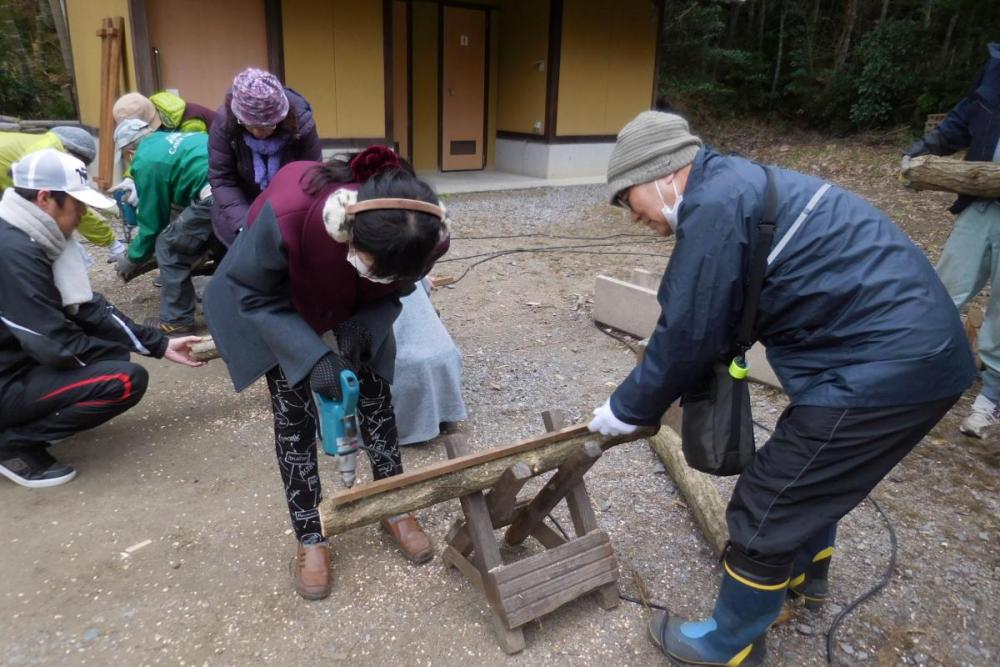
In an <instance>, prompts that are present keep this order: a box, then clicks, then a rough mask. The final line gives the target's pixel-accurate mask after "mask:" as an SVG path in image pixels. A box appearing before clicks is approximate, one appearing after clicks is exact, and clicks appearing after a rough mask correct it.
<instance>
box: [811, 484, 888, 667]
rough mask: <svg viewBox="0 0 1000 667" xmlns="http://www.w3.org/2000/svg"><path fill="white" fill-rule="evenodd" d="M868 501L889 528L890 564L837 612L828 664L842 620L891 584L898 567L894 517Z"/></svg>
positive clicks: (828, 646)
mask: <svg viewBox="0 0 1000 667" xmlns="http://www.w3.org/2000/svg"><path fill="white" fill-rule="evenodd" d="M868 502H870V503H871V504H872V505H874V506H875V509H877V510H878V513H879V514H881V515H882V519H883V520H884V521H885V527H886V528H887V529H888V530H889V544H890V550H889V565H888V566H887V567H886V568H885V572H883V573H882V577H881V579H879V582H878V583H877V584H875V586H874V587H872V589H871V590H869V591H868V592H867V593H865V594H864V595H861V596H860V597H858V598H857V599H856V600H854V602H852V603H851V604H849V605H847V607H845V608H844V610H843V611H841V612H840V613H839V614H837V617H836V618H834V619H833V623H831V624H830V629H829V630H827V632H826V664H828V665H832V664H833V639H834V635H836V633H837V628H838V627H839V626H840V623H841V621H843V620H844V619H845V618H846V617H847V615H848V614H850V613H851V612H852V611H854V609H855V608H856V607H857V606H858V605H860V604H861V603H862V602H864V601H865V600H868V599H869V598H872V597H874V596H875V595H876V594H877V593H878V592H879V591H881V590H882V589H883V588H885V587H886V586H887V585H888V584H889V580H890V579H892V573H893V572H894V571H895V569H896V554H897V551H898V547H899V543H898V541H897V539H896V528H895V527H894V526H893V525H892V519H890V518H889V515H888V514H886V512H885V510H884V509H882V506H881V505H879V503H878V501H877V500H875V499H874V498H872V497H871V496H868Z"/></svg>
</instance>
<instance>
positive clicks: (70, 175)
mask: <svg viewBox="0 0 1000 667" xmlns="http://www.w3.org/2000/svg"><path fill="white" fill-rule="evenodd" d="M10 171H11V176H12V177H13V179H14V187H16V188H28V189H29V190H55V191H57V192H65V193H66V194H68V195H69V196H70V197H73V198H74V199H78V200H80V201H82V202H83V203H84V204H86V205H87V206H93V207H94V208H111V207H112V206H114V205H115V200H114V199H111V198H110V197H105V196H104V195H102V194H101V193H100V192H98V191H97V190H94V189H93V188H91V187H90V184H89V183H88V182H87V167H85V166H84V164H83V163H82V162H80V161H79V160H77V159H76V158H75V157H73V156H72V155H67V154H66V153H60V152H59V151H57V150H55V149H54V148H46V149H45V150H41V151H37V152H35V153H29V154H28V155H25V156H24V157H23V158H22V159H21V160H19V161H18V162H15V163H14V164H13V165H11V168H10Z"/></svg>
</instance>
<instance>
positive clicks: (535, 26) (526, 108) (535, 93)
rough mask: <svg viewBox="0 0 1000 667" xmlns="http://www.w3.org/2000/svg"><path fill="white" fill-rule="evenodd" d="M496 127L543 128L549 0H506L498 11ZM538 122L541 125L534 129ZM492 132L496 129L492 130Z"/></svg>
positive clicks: (528, 130)
mask: <svg viewBox="0 0 1000 667" xmlns="http://www.w3.org/2000/svg"><path fill="white" fill-rule="evenodd" d="M494 16H497V17H498V18H499V20H498V21H497V23H499V42H500V44H499V62H498V70H499V71H498V77H499V81H498V90H497V96H498V109H497V128H498V129H500V130H504V131H506V132H525V133H528V134H543V133H544V132H545V82H546V77H547V70H548V67H549V63H548V57H549V0H507V1H506V2H504V3H503V5H502V8H501V10H500V11H499V12H496V13H495V14H494ZM536 122H539V123H541V125H540V126H539V128H540V129H538V130H536V129H535V123H536ZM494 134H495V133H494Z"/></svg>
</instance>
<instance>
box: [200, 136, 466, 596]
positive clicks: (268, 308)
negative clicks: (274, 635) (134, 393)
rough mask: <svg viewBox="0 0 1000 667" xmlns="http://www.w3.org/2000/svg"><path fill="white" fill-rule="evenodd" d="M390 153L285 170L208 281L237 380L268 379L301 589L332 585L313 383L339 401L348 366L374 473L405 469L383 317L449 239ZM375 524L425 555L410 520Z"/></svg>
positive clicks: (211, 319) (441, 220)
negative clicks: (321, 509) (322, 513)
mask: <svg viewBox="0 0 1000 667" xmlns="http://www.w3.org/2000/svg"><path fill="white" fill-rule="evenodd" d="M389 153H391V152H390V151H387V150H386V149H379V148H374V149H369V150H368V151H366V152H364V153H362V154H361V156H359V158H358V159H359V160H360V162H358V163H359V164H365V165H366V169H365V170H364V171H365V173H364V175H361V174H359V173H356V172H354V171H352V169H351V167H350V165H348V164H347V163H346V162H343V161H339V160H335V161H333V162H329V163H326V164H320V163H316V162H293V163H291V164H289V165H287V166H285V167H283V168H282V169H281V170H280V171H278V173H277V175H276V176H275V178H274V180H272V181H271V183H270V185H269V186H268V187H267V188H266V189H265V190H264V192H263V193H262V194H261V195H260V197H258V198H257V200H256V201H255V202H254V205H253V206H252V207H251V208H250V212H249V214H248V216H247V222H246V228H245V230H244V231H243V232H241V233H240V234H239V236H237V237H236V240H235V242H234V243H233V245H232V247H231V248H230V250H229V253H228V254H227V255H226V257H225V259H224V260H223V261H222V264H221V265H220V266H219V269H218V271H216V273H215V275H214V276H213V278H212V282H211V283H209V286H208V289H207V290H206V291H205V315H206V318H207V320H208V326H209V329H210V330H211V332H212V335H213V337H214V338H215V342H216V345H217V346H218V349H219V353H220V355H221V356H222V358H223V359H224V360H225V361H226V363H227V364H228V367H229V373H230V375H231V376H232V378H233V384H234V385H235V387H236V390H237V391H242V390H243V389H245V388H246V387H248V386H249V385H250V384H252V383H253V382H254V381H256V380H257V379H258V378H260V377H261V376H266V378H267V388H268V391H269V392H270V394H271V408H272V411H273V412H274V444H275V450H276V453H277V457H278V469H279V471H280V473H281V479H282V482H283V484H284V488H285V495H286V500H287V503H288V512H289V515H290V516H291V520H292V527H293V528H294V530H295V536H296V538H297V539H298V551H297V557H296V560H295V563H296V565H295V573H294V586H295V590H296V591H297V592H298V593H299V595H301V596H302V597H304V598H307V599H319V598H323V597H326V596H327V595H329V594H330V571H329V568H330V551H329V548H328V546H327V543H326V540H325V539H324V536H323V534H322V529H321V525H320V517H319V503H320V499H321V497H322V493H321V487H320V479H319V471H318V469H317V465H318V461H317V451H316V407H315V404H314V401H313V393H314V392H315V393H316V394H319V395H321V396H325V397H327V398H332V399H334V400H337V401H339V400H341V399H342V396H341V388H340V375H341V373H342V372H343V371H344V370H345V369H350V370H353V371H354V372H355V373H356V374H357V376H358V380H359V393H360V397H359V400H358V419H359V426H360V430H361V435H362V438H363V440H364V449H365V453H366V454H367V455H368V458H369V459H370V460H371V467H372V476H373V477H374V478H375V479H376V480H378V479H383V478H386V477H391V476H393V475H398V474H400V473H401V472H403V463H402V458H401V456H400V451H399V433H398V430H397V428H396V415H395V412H394V411H393V406H392V394H391V392H390V383H391V382H392V381H393V368H394V364H393V362H394V360H395V356H396V344H395V339H394V338H393V333H392V324H393V321H394V320H395V319H396V317H397V315H398V314H399V311H400V309H401V305H400V302H399V296H400V295H401V294H403V293H406V291H407V290H412V289H413V284H414V282H415V281H417V280H419V279H420V278H421V277H422V276H423V275H425V274H426V273H427V272H428V271H429V270H430V268H431V266H432V265H433V264H434V262H435V261H436V260H437V258H438V257H439V256H440V255H441V254H443V253H444V252H445V250H447V248H448V243H449V235H448V226H447V224H446V221H445V214H444V209H443V208H441V206H440V205H439V204H438V199H437V196H436V195H435V194H434V191H433V190H432V189H431V188H430V186H428V185H427V184H426V183H424V182H423V181H420V180H418V179H417V178H416V177H415V176H413V175H412V174H411V173H409V172H407V171H406V170H404V169H399V168H398V161H397V160H395V159H394V156H392V157H390V156H389V155H388V154H389ZM364 156H368V158H367V159H363V158H364ZM380 156H381V157H380ZM383 161H384V163H383ZM376 163H379V164H376ZM351 164H356V163H355V162H352V163H351ZM324 336H326V337H327V338H326V340H324ZM382 527H383V528H384V529H385V530H386V532H388V533H389V534H390V535H391V536H392V537H393V539H394V540H395V541H396V542H397V543H398V544H399V547H400V550H401V551H402V552H403V555H404V556H406V558H408V559H409V560H411V561H413V562H417V563H422V562H426V561H428V560H429V559H430V558H431V557H432V556H433V550H432V547H431V543H430V540H429V539H428V537H427V536H426V535H425V534H424V532H423V529H422V528H421V527H420V525H419V524H418V523H417V520H416V518H414V517H413V516H411V515H409V514H406V515H401V516H396V517H393V518H390V519H386V520H384V521H383V522H382Z"/></svg>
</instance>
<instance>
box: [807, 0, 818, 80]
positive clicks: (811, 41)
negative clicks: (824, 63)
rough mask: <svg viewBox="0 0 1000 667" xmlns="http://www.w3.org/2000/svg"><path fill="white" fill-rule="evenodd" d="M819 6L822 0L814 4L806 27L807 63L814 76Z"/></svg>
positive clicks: (816, 0)
mask: <svg viewBox="0 0 1000 667" xmlns="http://www.w3.org/2000/svg"><path fill="white" fill-rule="evenodd" d="M819 5H820V0H815V2H813V9H812V16H811V17H810V18H809V19H808V23H807V25H806V63H807V67H808V68H809V73H810V74H812V73H813V70H814V69H815V63H816V34H817V32H818V31H817V26H818V25H819Z"/></svg>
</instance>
